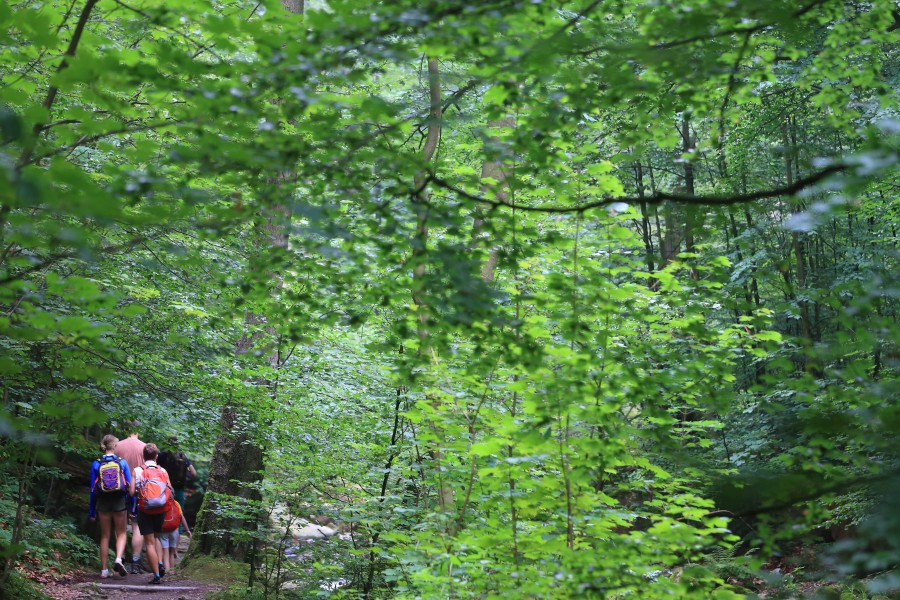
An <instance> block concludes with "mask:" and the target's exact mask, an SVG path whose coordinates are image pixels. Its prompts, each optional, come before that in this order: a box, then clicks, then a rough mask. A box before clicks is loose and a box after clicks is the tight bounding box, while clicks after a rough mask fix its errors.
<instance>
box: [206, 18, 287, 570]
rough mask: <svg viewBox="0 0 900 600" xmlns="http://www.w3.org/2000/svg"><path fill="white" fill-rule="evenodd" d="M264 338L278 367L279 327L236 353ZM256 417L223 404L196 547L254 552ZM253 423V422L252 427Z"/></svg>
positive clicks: (274, 240) (281, 231)
mask: <svg viewBox="0 0 900 600" xmlns="http://www.w3.org/2000/svg"><path fill="white" fill-rule="evenodd" d="M282 5H283V6H284V8H285V9H286V10H288V11H289V12H291V13H294V14H303V9H304V0H282ZM290 180H291V174H290V172H282V173H279V175H278V176H277V177H274V178H272V179H271V180H270V181H269V183H270V184H271V185H274V186H279V185H283V184H285V183H286V182H288V181H290ZM268 211H269V217H268V218H267V219H266V224H265V226H264V227H263V232H264V237H265V239H266V243H267V244H268V246H269V247H270V248H280V249H285V248H286V247H287V243H288V236H287V233H286V232H287V223H289V221H290V212H289V210H288V209H287V208H286V207H285V206H283V205H279V204H275V205H273V206H271V207H270V208H269V209H268ZM272 280H273V286H272V289H273V291H275V290H278V289H280V288H281V287H282V286H283V284H284V279H283V277H282V275H281V274H280V273H273V274H272ZM265 322H266V320H265V318H264V317H261V316H259V315H255V314H253V313H252V312H248V313H247V314H246V315H245V317H244V323H245V324H246V325H248V326H249V327H251V328H252V327H256V326H259V325H264V324H265ZM264 339H265V341H266V345H267V346H269V352H268V355H267V357H266V362H267V363H268V364H269V366H270V367H271V368H272V369H273V370H276V369H278V368H279V367H280V366H281V353H280V348H279V344H278V340H277V336H276V331H275V328H274V327H272V326H265V327H263V330H262V331H257V332H255V333H248V334H247V335H244V336H243V337H241V338H240V339H239V340H238V341H237V342H236V343H235V355H237V356H240V355H242V354H246V353H247V352H249V351H250V350H252V349H253V348H254V347H256V346H257V345H258V344H259V342H260V341H262V340H264ZM254 383H255V384H256V385H257V386H260V387H262V388H265V389H266V391H267V394H268V395H270V396H271V397H272V399H273V400H274V399H275V396H276V390H277V382H274V381H269V380H265V379H257V380H255V381H254ZM253 421H254V419H253V416H252V415H249V414H247V413H246V411H245V410H244V409H243V408H242V407H240V406H235V405H233V404H226V405H225V406H224V407H223V408H222V414H221V418H220V421H219V427H220V433H219V437H218V438H217V439H216V446H215V450H214V452H213V458H212V461H211V463H210V467H209V481H208V483H207V490H206V496H205V497H204V499H203V505H202V506H201V508H200V513H199V514H198V516H197V524H196V526H195V528H194V536H193V539H192V543H191V552H192V553H193V552H197V553H200V554H205V555H208V556H212V557H222V556H227V557H230V558H232V559H234V560H238V561H247V560H249V559H250V558H251V557H252V550H253V548H254V546H255V543H256V537H255V534H256V530H257V528H258V525H259V509H260V507H259V503H260V501H261V500H262V496H261V494H260V492H259V487H258V484H259V483H260V482H261V481H262V479H263V476H264V470H265V461H264V459H265V452H264V449H263V448H262V447H261V446H260V445H259V442H258V440H261V439H265V436H263V435H261V434H260V433H259V432H258V431H256V427H254V426H253V425H252V423H253ZM248 423H250V424H251V425H250V426H249V427H248ZM256 425H257V426H259V425H261V424H256ZM220 499H221V500H225V499H227V500H226V502H225V503H227V504H232V503H237V504H238V505H239V507H240V510H239V511H235V514H231V515H229V514H228V511H222V510H221V509H222V504H223V502H221V501H220Z"/></svg>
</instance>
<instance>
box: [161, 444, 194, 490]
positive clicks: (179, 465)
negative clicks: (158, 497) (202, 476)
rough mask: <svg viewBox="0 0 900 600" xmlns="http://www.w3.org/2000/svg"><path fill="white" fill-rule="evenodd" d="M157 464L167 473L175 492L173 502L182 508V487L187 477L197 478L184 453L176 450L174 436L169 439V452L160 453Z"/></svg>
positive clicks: (176, 445)
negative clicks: (175, 501)
mask: <svg viewBox="0 0 900 600" xmlns="http://www.w3.org/2000/svg"><path fill="white" fill-rule="evenodd" d="M157 464H159V466H161V467H162V468H163V469H165V470H166V471H167V472H168V473H169V481H171V482H172V489H173V490H175V500H177V501H178V503H179V504H181V506H184V487H185V485H186V483H187V479H188V476H190V477H191V478H194V477H196V476H197V469H195V468H194V465H193V464H192V463H191V460H190V459H189V458H188V457H187V456H185V454H184V452H182V451H181V450H180V449H179V448H178V438H177V437H176V436H174V435H173V436H172V437H170V438H169V450H168V451H167V452H160V454H159V458H158V459H157Z"/></svg>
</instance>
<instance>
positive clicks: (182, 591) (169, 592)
mask: <svg viewBox="0 0 900 600" xmlns="http://www.w3.org/2000/svg"><path fill="white" fill-rule="evenodd" d="M189 543H190V538H188V537H187V536H181V538H180V539H179V540H178V556H179V560H180V557H182V556H184V553H185V552H187V547H188V544H189ZM152 577H153V575H152V574H149V573H142V574H140V575H125V576H124V577H123V576H120V575H114V574H111V575H110V576H109V578H107V579H100V575H99V573H94V572H90V573H88V572H85V571H79V572H74V573H71V574H69V576H68V577H65V578H63V579H58V580H55V581H52V582H48V583H45V584H44V586H43V589H42V591H43V592H44V593H45V594H47V595H48V596H49V597H51V598H53V599H54V600H101V599H106V598H110V599H112V598H115V599H116V600H120V599H121V600H137V599H138V598H141V599H147V600H163V599H165V600H204V599H205V598H206V596H207V595H208V594H209V593H211V592H214V591H217V590H220V589H222V588H223V587H224V586H222V585H216V584H211V583H208V582H203V581H196V580H194V579H191V578H189V577H187V576H186V575H181V574H180V573H179V572H178V565H177V561H176V566H175V569H174V571H173V572H172V573H166V575H165V576H164V577H163V583H162V585H159V586H155V585H147V583H148V582H149V581H150V579H152Z"/></svg>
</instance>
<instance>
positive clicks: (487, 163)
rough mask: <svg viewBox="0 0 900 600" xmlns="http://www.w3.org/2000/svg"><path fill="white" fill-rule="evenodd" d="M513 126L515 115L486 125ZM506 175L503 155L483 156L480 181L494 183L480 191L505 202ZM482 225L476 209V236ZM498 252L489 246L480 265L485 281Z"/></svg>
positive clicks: (490, 278) (491, 273)
mask: <svg viewBox="0 0 900 600" xmlns="http://www.w3.org/2000/svg"><path fill="white" fill-rule="evenodd" d="M515 126H516V119H515V117H506V118H504V119H499V120H497V121H490V122H489V123H488V127H489V128H490V129H512V128H514V127H515ZM490 139H497V138H490ZM507 177H508V173H507V170H506V168H505V167H504V166H503V157H490V156H485V159H484V163H483V164H482V165H481V179H482V181H483V180H485V179H492V180H493V181H494V182H495V183H484V184H483V185H482V186H481V191H482V193H487V192H493V194H494V198H495V199H496V200H497V201H498V202H506V201H507V200H508V199H509V190H508V187H507V185H506V178H507ZM484 226H485V217H484V213H483V211H481V210H478V212H477V213H476V216H475V222H474V225H473V230H474V234H475V237H476V238H478V236H479V235H480V234H481V233H482V232H483V231H484ZM499 253H500V247H499V246H497V245H493V246H491V248H490V250H489V252H488V259H487V260H486V261H485V262H484V264H483V265H482V266H481V278H482V279H483V280H484V281H485V282H486V283H492V282H493V281H494V273H495V271H496V269H497V260H498V257H499Z"/></svg>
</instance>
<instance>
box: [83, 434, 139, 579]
mask: <svg viewBox="0 0 900 600" xmlns="http://www.w3.org/2000/svg"><path fill="white" fill-rule="evenodd" d="M118 444H119V439H118V438H117V437H116V436H114V435H105V436H103V440H102V441H101V442H100V451H101V452H103V456H101V457H100V458H99V459H97V460H95V461H94V462H93V464H91V501H90V508H89V509H88V518H89V519H90V520H91V521H94V520H98V519H99V521H100V578H101V579H106V578H107V577H109V569H108V568H107V563H108V560H109V538H110V534H111V531H112V529H113V528H115V530H116V561H115V563H113V568H114V569H115V571H116V573H118V574H119V575H127V574H128V571H126V570H125V565H123V564H122V554H123V553H124V552H125V541H126V538H125V514H126V509H127V508H128V505H129V501H128V496H129V495H134V479H133V478H132V476H131V469H130V468H129V467H128V462H126V461H125V460H124V459H122V458H120V457H119V456H117V455H116V446H117V445H118Z"/></svg>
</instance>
